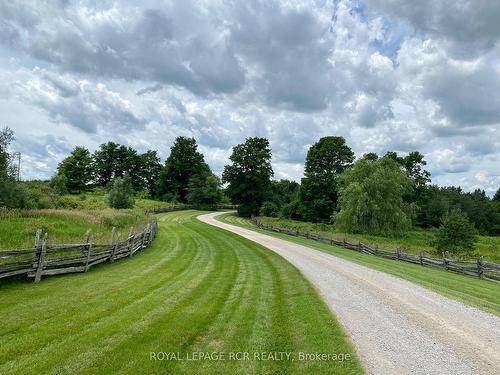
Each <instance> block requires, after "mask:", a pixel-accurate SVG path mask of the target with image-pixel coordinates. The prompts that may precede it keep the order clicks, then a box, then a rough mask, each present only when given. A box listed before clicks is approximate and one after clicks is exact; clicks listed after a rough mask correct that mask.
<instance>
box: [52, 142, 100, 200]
mask: <svg viewBox="0 0 500 375" xmlns="http://www.w3.org/2000/svg"><path fill="white" fill-rule="evenodd" d="M57 171H58V174H62V175H64V176H65V177H66V185H67V188H68V190H69V191H70V192H73V193H74V192H76V193H81V192H82V191H85V190H86V189H87V187H88V185H89V183H90V182H91V181H92V179H93V173H92V156H91V155H90V152H89V150H87V149H86V148H85V147H76V148H75V149H74V150H73V152H71V154H70V155H69V156H68V157H67V158H66V159H64V160H63V161H62V162H60V163H59V166H58V167H57Z"/></svg>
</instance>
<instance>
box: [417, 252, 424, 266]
mask: <svg viewBox="0 0 500 375" xmlns="http://www.w3.org/2000/svg"><path fill="white" fill-rule="evenodd" d="M418 259H419V260H420V265H421V266H423V265H424V252H423V251H422V252H420V256H419V257H418Z"/></svg>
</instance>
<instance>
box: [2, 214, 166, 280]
mask: <svg viewBox="0 0 500 375" xmlns="http://www.w3.org/2000/svg"><path fill="white" fill-rule="evenodd" d="M157 232H158V224H157V221H156V218H153V220H152V221H151V223H149V224H148V225H146V227H144V229H142V230H141V231H139V232H137V233H134V232H133V230H132V228H130V231H129V233H128V236H127V238H126V239H125V240H121V241H118V239H117V233H116V228H113V229H112V231H111V235H110V238H109V242H108V243H107V244H96V243H94V242H93V240H92V233H91V232H90V231H87V233H86V234H85V240H84V242H83V243H77V244H51V243H50V242H49V236H48V233H42V231H41V230H40V229H39V230H37V231H36V234H35V246H34V247H33V248H32V249H21V250H0V279H1V278H4V277H9V276H15V275H25V276H28V277H30V278H33V279H34V281H35V282H36V283H37V282H39V281H40V279H41V278H42V276H49V275H60V274H64V273H73V272H87V271H88V270H89V269H90V268H91V267H93V266H95V265H97V264H99V263H103V262H106V261H109V262H114V261H115V260H118V259H120V258H125V257H131V256H133V255H134V254H135V253H136V252H138V251H142V250H144V249H145V248H147V247H148V246H149V245H150V244H151V242H152V241H153V240H154V238H155V237H156V234H157Z"/></svg>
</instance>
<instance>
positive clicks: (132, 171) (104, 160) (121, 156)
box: [92, 142, 161, 195]
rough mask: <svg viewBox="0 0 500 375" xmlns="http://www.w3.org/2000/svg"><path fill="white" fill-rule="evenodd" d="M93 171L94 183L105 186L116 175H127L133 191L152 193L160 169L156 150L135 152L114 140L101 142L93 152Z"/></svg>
mask: <svg viewBox="0 0 500 375" xmlns="http://www.w3.org/2000/svg"><path fill="white" fill-rule="evenodd" d="M93 159H94V162H93V165H92V168H93V172H94V175H95V180H96V183H97V184H98V185H100V186H107V185H108V184H109V182H110V181H112V180H113V179H115V178H117V177H125V176H128V177H129V178H130V183H131V184H132V187H133V188H134V190H135V191H139V190H147V191H148V192H149V194H150V195H152V194H153V193H154V190H155V187H156V182H157V180H158V178H159V174H160V171H161V164H160V158H159V157H158V154H157V152H156V151H153V150H148V151H146V152H145V153H144V154H139V153H137V151H136V150H134V149H133V148H131V147H127V146H123V145H119V144H117V143H114V142H107V143H103V144H102V145H100V146H99V149H98V150H96V151H95V152H94V154H93Z"/></svg>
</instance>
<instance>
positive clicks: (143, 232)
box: [140, 227, 148, 251]
mask: <svg viewBox="0 0 500 375" xmlns="http://www.w3.org/2000/svg"><path fill="white" fill-rule="evenodd" d="M147 229H148V227H145V228H144V230H143V231H142V234H141V248H140V250H141V251H142V249H144V240H145V239H146V230H147Z"/></svg>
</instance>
